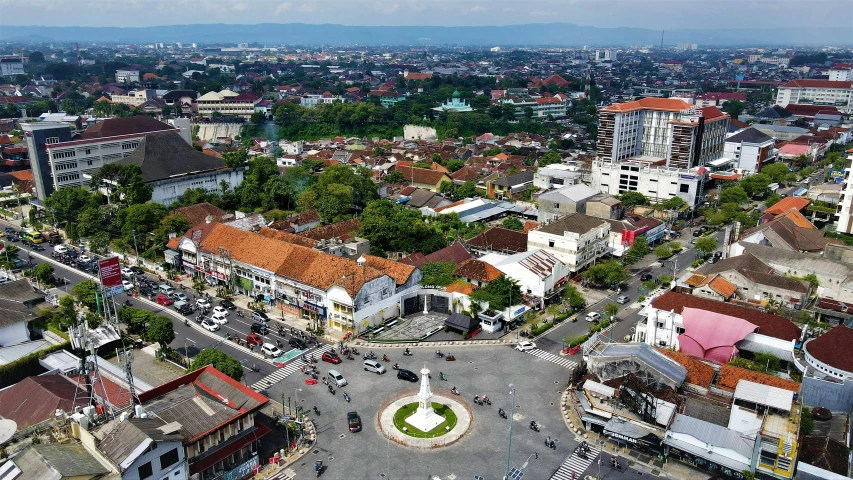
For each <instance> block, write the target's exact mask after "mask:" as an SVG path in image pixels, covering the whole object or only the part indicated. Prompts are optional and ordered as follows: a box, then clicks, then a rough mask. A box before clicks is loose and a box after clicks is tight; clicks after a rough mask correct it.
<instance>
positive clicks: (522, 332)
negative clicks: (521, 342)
mask: <svg viewBox="0 0 853 480" xmlns="http://www.w3.org/2000/svg"><path fill="white" fill-rule="evenodd" d="M518 335H519V336H521V337H522V338H527V331H525V330H522V331H521V332H519V334H518Z"/></svg>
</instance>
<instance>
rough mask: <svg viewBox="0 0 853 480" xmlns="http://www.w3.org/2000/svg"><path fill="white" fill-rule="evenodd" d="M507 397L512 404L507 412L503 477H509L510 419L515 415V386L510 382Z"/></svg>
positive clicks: (510, 450)
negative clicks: (506, 442)
mask: <svg viewBox="0 0 853 480" xmlns="http://www.w3.org/2000/svg"><path fill="white" fill-rule="evenodd" d="M509 398H510V400H512V405H511V406H510V413H509V442H508V444H507V447H506V471H505V473H504V479H507V478H509V455H510V452H512V421H513V420H512V419H513V417H514V416H515V387H514V386H513V384H511V383H510V384H509Z"/></svg>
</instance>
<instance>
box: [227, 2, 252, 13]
mask: <svg viewBox="0 0 853 480" xmlns="http://www.w3.org/2000/svg"><path fill="white" fill-rule="evenodd" d="M231 8H232V9H233V10H234V11H235V12H242V11H243V10H246V9H247V8H249V4H248V3H245V2H240V3H235V4H234V6H233V7H231Z"/></svg>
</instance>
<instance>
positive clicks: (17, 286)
mask: <svg viewBox="0 0 853 480" xmlns="http://www.w3.org/2000/svg"><path fill="white" fill-rule="evenodd" d="M0 300H9V301H12V302H18V303H26V302H37V301H42V300H44V294H43V293H39V292H37V291H36V289H35V288H33V287H32V285H30V282H29V280H27V279H25V278H22V279H20V280H15V281H14V282H7V283H4V284H2V285H0Z"/></svg>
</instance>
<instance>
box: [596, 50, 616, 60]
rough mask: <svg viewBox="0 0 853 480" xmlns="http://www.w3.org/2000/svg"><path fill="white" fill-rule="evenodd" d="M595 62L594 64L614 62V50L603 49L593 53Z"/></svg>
mask: <svg viewBox="0 0 853 480" xmlns="http://www.w3.org/2000/svg"><path fill="white" fill-rule="evenodd" d="M595 61H596V62H615V61H616V50H613V49H610V48H605V49H603V50H596V51H595Z"/></svg>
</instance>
